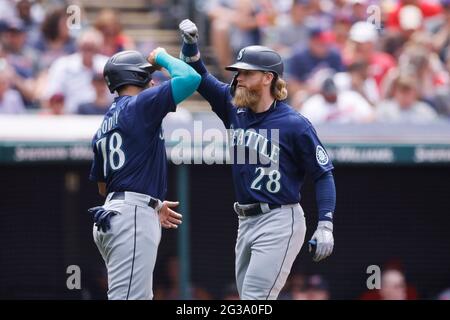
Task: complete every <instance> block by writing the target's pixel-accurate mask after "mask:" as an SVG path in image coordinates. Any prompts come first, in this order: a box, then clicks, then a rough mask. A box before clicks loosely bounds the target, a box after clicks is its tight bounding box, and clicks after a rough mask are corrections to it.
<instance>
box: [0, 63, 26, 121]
mask: <svg viewBox="0 0 450 320" xmlns="http://www.w3.org/2000/svg"><path fill="white" fill-rule="evenodd" d="M12 77H13V69H12V67H11V66H9V65H8V62H7V61H6V60H5V59H3V58H2V59H0V114H4V113H9V114H14V113H23V112H24V111H25V106H24V105H23V102H22V98H21V96H20V93H19V92H18V91H16V90H14V89H12V88H11V78H12Z"/></svg>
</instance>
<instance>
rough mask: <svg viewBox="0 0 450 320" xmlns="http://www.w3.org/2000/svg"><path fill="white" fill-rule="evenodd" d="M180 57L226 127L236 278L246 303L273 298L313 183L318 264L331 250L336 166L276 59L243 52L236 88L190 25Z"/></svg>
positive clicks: (295, 249)
mask: <svg viewBox="0 0 450 320" xmlns="http://www.w3.org/2000/svg"><path fill="white" fill-rule="evenodd" d="M179 28H180V31H181V36H182V38H183V47H182V50H181V54H180V57H181V59H182V60H184V61H185V62H187V63H189V64H190V65H191V66H192V67H193V68H194V69H195V70H196V71H197V72H198V73H199V74H200V75H201V77H202V80H201V83H200V86H199V87H198V89H197V90H198V92H199V93H200V94H201V95H202V96H203V97H204V98H205V99H206V100H207V101H208V102H209V103H210V104H211V107H212V110H213V111H214V112H215V113H216V114H217V115H218V116H219V118H220V119H221V120H222V122H223V123H224V125H225V127H226V128H227V129H228V134H229V144H230V147H231V149H230V157H231V159H233V162H232V173H233V182H234V188H235V195H236V200H237V202H236V203H235V204H234V210H235V212H236V213H237V215H238V217H239V229H238V235H237V241H236V248H235V254H236V260H235V275H236V282H237V287H238V291H239V295H240V298H241V299H258V300H267V299H276V298H277V297H278V294H279V292H280V290H281V289H282V288H283V286H284V284H285V282H286V279H287V277H288V275H289V273H290V270H291V267H292V264H293V262H294V260H295V258H296V257H297V255H298V253H299V252H300V249H301V247H302V245H303V242H304V238H305V233H306V225H305V218H304V212H303V209H302V207H301V206H300V204H299V202H300V190H301V187H302V185H303V183H304V179H305V175H306V174H308V175H309V176H310V177H311V178H312V179H314V182H315V190H316V198H317V206H318V211H319V222H318V226H317V229H316V231H315V232H314V234H313V236H312V238H311V241H310V243H314V244H315V247H316V250H315V253H314V256H313V259H314V260H315V261H320V260H322V259H324V258H326V257H328V256H329V255H330V254H331V253H332V251H333V245H334V239H333V213H334V209H335V202H336V191H335V185H334V178H333V175H332V169H333V165H332V163H331V161H330V159H329V157H328V155H327V153H326V151H325V148H324V147H323V145H322V143H321V142H320V140H319V138H318V137H317V134H316V131H315V129H314V128H313V126H312V125H311V123H310V122H309V121H308V120H307V119H306V118H305V117H303V116H301V115H300V114H298V113H297V112H296V111H295V110H293V109H292V108H291V107H290V106H289V105H288V104H287V103H286V102H285V101H284V100H285V99H286V98H287V90H286V83H285V82H284V81H283V79H282V78H281V77H282V74H283V62H282V60H281V57H280V55H279V54H277V53H276V52H275V51H273V50H271V49H269V48H266V47H262V46H249V47H246V48H243V49H242V50H241V51H240V52H239V54H238V57H237V61H236V63H235V64H233V65H231V66H228V67H227V68H226V69H227V70H230V71H233V72H235V75H234V78H233V81H232V83H231V85H228V84H225V83H222V82H220V81H218V80H217V79H216V78H215V77H214V76H212V75H211V74H209V73H208V72H207V70H206V68H205V66H204V64H203V63H202V61H201V59H200V53H199V51H198V47H197V39H198V30H197V27H196V25H195V24H194V23H193V22H192V21H190V20H184V21H182V22H181V23H180V25H179Z"/></svg>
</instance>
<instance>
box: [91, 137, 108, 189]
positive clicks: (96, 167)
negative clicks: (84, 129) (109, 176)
mask: <svg viewBox="0 0 450 320" xmlns="http://www.w3.org/2000/svg"><path fill="white" fill-rule="evenodd" d="M93 150H94V160H93V161H92V166H91V172H90V174H89V180H91V181H96V182H106V180H105V177H104V175H103V159H102V157H101V156H100V154H99V153H98V150H97V147H96V145H95V143H94V142H93Z"/></svg>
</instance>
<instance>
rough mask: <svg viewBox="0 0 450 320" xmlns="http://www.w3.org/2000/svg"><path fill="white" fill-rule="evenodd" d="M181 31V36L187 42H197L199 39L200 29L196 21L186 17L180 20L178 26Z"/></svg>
mask: <svg viewBox="0 0 450 320" xmlns="http://www.w3.org/2000/svg"><path fill="white" fill-rule="evenodd" d="M178 28H179V29H180V32H181V37H182V38H183V41H184V42H185V43H189V44H192V43H197V40H198V29H197V26H196V25H195V23H193V22H192V21H191V20H189V19H184V20H183V21H181V22H180V25H179V26H178Z"/></svg>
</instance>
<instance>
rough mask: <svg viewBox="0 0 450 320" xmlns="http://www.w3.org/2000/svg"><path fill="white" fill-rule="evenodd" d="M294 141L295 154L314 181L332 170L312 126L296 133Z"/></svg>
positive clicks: (328, 158) (331, 165) (330, 163)
mask: <svg viewBox="0 0 450 320" xmlns="http://www.w3.org/2000/svg"><path fill="white" fill-rule="evenodd" d="M294 140H295V141H294V150H295V153H296V155H297V157H298V158H299V159H300V161H301V162H302V164H303V166H304V168H305V170H306V172H307V173H308V174H309V175H310V176H311V177H312V178H313V179H314V180H316V179H317V178H319V177H320V176H321V175H322V174H324V173H325V172H328V171H330V170H332V169H333V168H334V167H333V164H332V162H331V160H330V157H329V156H328V154H327V152H326V150H325V147H324V146H323V145H322V143H321V142H320V140H319V137H318V136H317V133H316V130H315V129H314V128H313V126H312V125H309V126H308V127H307V128H306V129H305V130H303V131H301V132H298V133H296V134H295V139H294Z"/></svg>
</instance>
